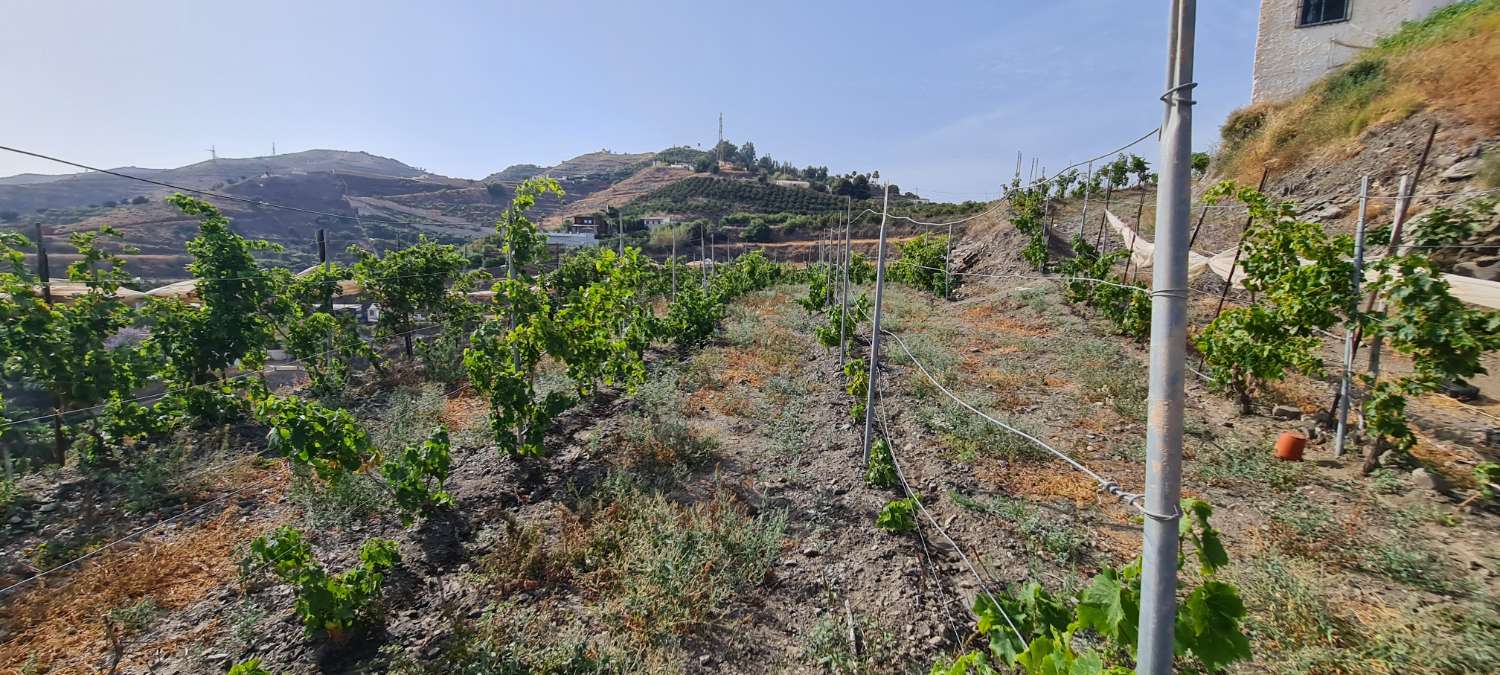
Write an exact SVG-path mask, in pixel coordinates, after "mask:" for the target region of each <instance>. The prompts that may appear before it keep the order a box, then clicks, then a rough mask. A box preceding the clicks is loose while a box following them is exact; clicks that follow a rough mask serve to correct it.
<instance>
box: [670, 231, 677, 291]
mask: <svg viewBox="0 0 1500 675" xmlns="http://www.w3.org/2000/svg"><path fill="white" fill-rule="evenodd" d="M671 227H672V302H677V226H676V225H672V226H671Z"/></svg>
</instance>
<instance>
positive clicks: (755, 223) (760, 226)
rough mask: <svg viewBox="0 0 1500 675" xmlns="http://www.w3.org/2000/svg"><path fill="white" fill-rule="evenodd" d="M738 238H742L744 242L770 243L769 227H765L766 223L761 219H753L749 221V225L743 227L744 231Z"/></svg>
mask: <svg viewBox="0 0 1500 675" xmlns="http://www.w3.org/2000/svg"><path fill="white" fill-rule="evenodd" d="M740 236H742V237H743V238H744V239H745V241H754V242H763V241H770V240H771V226H770V225H767V224H766V221H765V220H763V219H760V218H754V219H751V221H750V224H749V225H747V226H746V227H745V231H744V232H743V233H742V234H741V235H740Z"/></svg>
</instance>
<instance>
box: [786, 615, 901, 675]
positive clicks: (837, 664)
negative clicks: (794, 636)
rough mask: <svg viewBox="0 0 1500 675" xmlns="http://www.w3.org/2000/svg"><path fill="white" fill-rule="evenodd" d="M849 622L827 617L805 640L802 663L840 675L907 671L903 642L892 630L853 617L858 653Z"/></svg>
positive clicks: (843, 619)
mask: <svg viewBox="0 0 1500 675" xmlns="http://www.w3.org/2000/svg"><path fill="white" fill-rule="evenodd" d="M849 630H850V627H849V620H848V617H846V616H843V615H834V614H825V615H824V616H823V617H821V618H819V619H818V622H817V623H815V624H813V627H812V629H811V630H809V631H808V632H807V634H806V635H805V636H803V639H802V660H803V662H805V663H808V664H810V665H813V666H815V667H817V668H819V669H821V670H822V671H823V672H829V673H837V674H839V675H864V674H866V673H902V672H907V666H908V665H909V664H903V663H902V658H901V649H900V646H901V645H900V641H899V640H898V639H897V637H896V634H895V633H894V632H892V631H891V630H890V629H889V628H887V627H885V626H883V625H881V624H879V623H877V622H876V621H875V620H874V619H871V618H870V617H867V616H865V615H863V614H859V613H856V614H855V615H854V631H855V638H856V639H857V640H858V641H859V642H858V643H859V645H860V647H862V648H861V649H860V651H859V653H855V651H854V646H853V645H850V644H849Z"/></svg>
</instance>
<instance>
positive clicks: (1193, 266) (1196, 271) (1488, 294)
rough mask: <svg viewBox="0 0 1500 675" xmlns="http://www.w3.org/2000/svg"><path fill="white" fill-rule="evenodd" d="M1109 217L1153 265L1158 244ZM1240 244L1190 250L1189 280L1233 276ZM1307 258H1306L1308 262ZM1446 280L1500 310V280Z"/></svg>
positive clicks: (1238, 279) (1134, 252) (1471, 299)
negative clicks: (1205, 250) (1212, 252)
mask: <svg viewBox="0 0 1500 675" xmlns="http://www.w3.org/2000/svg"><path fill="white" fill-rule="evenodd" d="M1104 215H1105V219H1106V220H1107V221H1108V222H1109V226H1110V228H1112V229H1113V230H1114V231H1115V234H1116V235H1118V236H1119V237H1120V241H1122V242H1124V243H1125V245H1126V246H1128V247H1130V249H1131V251H1130V259H1131V262H1133V263H1135V264H1136V265H1137V266H1139V267H1150V266H1151V261H1152V258H1153V257H1154V256H1155V255H1156V244H1155V243H1153V242H1152V241H1151V240H1150V239H1147V238H1146V237H1144V236H1142V235H1141V234H1139V233H1137V232H1136V231H1135V230H1133V229H1131V228H1130V226H1129V225H1126V224H1125V223H1124V221H1122V220H1120V219H1119V218H1118V217H1116V216H1115V214H1113V213H1110V212H1109V211H1105V212H1104ZM1238 249H1239V247H1238V246H1232V247H1230V248H1229V249H1227V250H1224V251H1221V252H1219V253H1217V254H1215V255H1213V256H1212V257H1208V256H1203V255H1200V254H1198V253H1194V252H1192V251H1189V252H1188V279H1197V278H1198V277H1199V276H1200V275H1202V274H1203V272H1205V271H1208V272H1212V273H1213V275H1214V276H1216V277H1218V278H1220V279H1226V278H1228V277H1229V268H1230V266H1231V265H1234V258H1235V251H1237V250H1238ZM1378 258H1379V256H1372V257H1369V258H1366V262H1369V261H1373V260H1376V259H1378ZM1305 262H1306V261H1304V263H1305ZM1443 279H1444V280H1445V281H1447V282H1448V286H1449V288H1450V292H1452V293H1453V297H1455V298H1458V299H1459V300H1462V301H1464V302H1467V303H1469V304H1471V305H1478V306H1480V307H1486V308H1489V309H1500V282H1496V281H1485V280H1484V279H1475V278H1473V277H1466V276H1463V275H1460V274H1444V275H1443ZM1243 281H1244V271H1243V270H1241V269H1240V268H1239V267H1238V266H1235V270H1234V280H1233V286H1234V287H1235V288H1244V285H1243V283H1242V282H1243Z"/></svg>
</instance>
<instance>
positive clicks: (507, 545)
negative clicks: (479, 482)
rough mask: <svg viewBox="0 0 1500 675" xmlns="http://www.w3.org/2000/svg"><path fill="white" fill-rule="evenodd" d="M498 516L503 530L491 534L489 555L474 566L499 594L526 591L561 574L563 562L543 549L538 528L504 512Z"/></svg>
mask: <svg viewBox="0 0 1500 675" xmlns="http://www.w3.org/2000/svg"><path fill="white" fill-rule="evenodd" d="M501 517H502V518H503V519H504V522H505V530H504V531H503V532H500V533H498V534H497V535H493V542H492V543H491V545H490V547H489V548H490V552H489V553H487V554H485V555H484V557H482V558H480V560H479V563H478V567H479V569H480V570H481V572H482V573H483V574H484V575H485V577H486V578H487V579H488V580H489V581H490V583H491V584H494V585H495V586H496V587H497V588H498V589H499V590H500V592H501V593H511V592H515V591H529V590H531V589H533V588H536V587H537V586H539V585H540V584H542V583H543V582H545V581H547V580H548V579H555V578H560V577H562V576H563V575H565V573H566V570H565V569H564V567H563V563H562V562H561V561H560V560H558V559H557V558H556V557H554V556H553V555H551V553H550V552H549V551H548V550H547V542H546V538H545V537H544V536H543V534H542V531H541V529H539V528H537V527H536V526H535V525H530V524H527V523H523V522H521V521H519V520H516V518H515V517H514V516H512V515H510V514H508V513H504V514H502V516H501Z"/></svg>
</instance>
